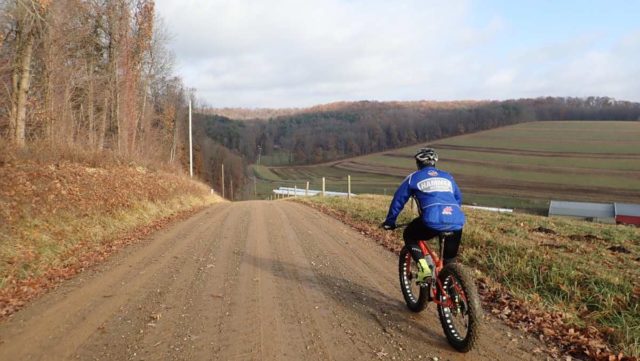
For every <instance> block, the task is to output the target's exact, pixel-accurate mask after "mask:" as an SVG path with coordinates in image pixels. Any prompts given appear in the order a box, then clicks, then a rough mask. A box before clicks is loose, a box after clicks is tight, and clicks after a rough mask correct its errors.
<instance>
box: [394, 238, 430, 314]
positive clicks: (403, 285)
mask: <svg viewBox="0 0 640 361" xmlns="http://www.w3.org/2000/svg"><path fill="white" fill-rule="evenodd" d="M398 268H399V271H400V272H399V274H400V289H401V290H402V295H403V296H404V300H405V302H406V304H407V307H408V308H409V309H410V310H411V311H413V312H420V311H422V310H424V308H425V306H426V304H427V301H428V299H429V288H428V287H421V286H420V285H418V284H417V283H416V280H417V277H418V265H417V264H416V262H415V261H414V260H413V257H411V248H409V247H407V246H405V247H403V248H402V250H401V251H400V262H399V264H398Z"/></svg>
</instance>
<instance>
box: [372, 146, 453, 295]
mask: <svg viewBox="0 0 640 361" xmlns="http://www.w3.org/2000/svg"><path fill="white" fill-rule="evenodd" d="M415 159H416V165H417V167H418V170H417V171H416V172H414V173H412V174H410V175H409V176H408V177H407V178H405V180H404V181H403V182H402V184H400V187H398V190H397V191H396V193H395V194H394V196H393V200H392V201H391V205H390V206H389V213H388V214H387V218H386V219H385V221H384V222H383V223H382V225H381V226H382V228H384V229H386V230H392V229H395V228H396V219H397V218H398V215H399V214H400V212H401V211H402V208H404V205H405V204H406V203H407V201H408V200H409V198H410V197H413V198H415V199H416V200H417V203H418V210H419V212H420V216H419V217H418V218H416V219H414V220H413V221H411V223H409V224H408V225H407V228H406V229H405V230H404V233H403V238H404V242H405V244H406V245H409V246H410V247H411V256H412V257H413V259H414V261H416V263H417V264H418V279H417V281H418V282H419V283H421V282H424V281H425V280H426V279H427V278H429V277H431V269H430V267H429V265H428V263H427V261H426V260H425V258H424V256H425V255H423V254H422V250H421V249H420V247H419V246H418V241H419V240H428V239H431V238H433V237H435V236H437V235H438V233H440V232H445V231H449V232H453V236H451V237H448V238H447V242H446V243H445V249H444V255H443V258H444V264H445V265H446V264H448V263H451V262H454V261H455V257H456V255H457V254H458V247H459V246H460V239H461V238H462V228H463V226H464V222H465V216H464V213H463V212H462V209H461V208H460V206H461V205H462V193H461V192H460V188H458V185H457V184H456V182H455V181H454V180H453V177H452V176H451V175H450V174H449V173H447V172H444V171H442V170H440V169H437V168H436V167H435V164H436V162H437V161H438V154H437V153H436V151H435V150H433V149H431V148H422V149H420V150H418V152H417V153H416V155H415Z"/></svg>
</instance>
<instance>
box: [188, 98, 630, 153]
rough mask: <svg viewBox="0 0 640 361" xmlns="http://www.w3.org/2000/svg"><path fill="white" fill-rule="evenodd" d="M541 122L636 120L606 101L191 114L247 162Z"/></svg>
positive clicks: (363, 105) (361, 105)
mask: <svg viewBox="0 0 640 361" xmlns="http://www.w3.org/2000/svg"><path fill="white" fill-rule="evenodd" d="M544 120H634V121H637V120H640V103H634V102H627V101H616V100H614V99H611V98H607V97H588V98H558V97H547V98H536V99H518V100H506V101H488V102H457V103H456V102H450V103H444V104H443V103H437V102H406V103H403V102H368V101H364V102H355V103H341V104H340V105H339V106H333V107H331V109H329V110H319V111H307V112H304V111H303V112H299V113H297V114H292V115H287V116H280V117H276V118H271V119H268V120H251V121H246V120H245V121H237V120H232V119H229V118H226V117H223V116H220V115H215V114H199V115H198V116H197V117H196V123H197V124H198V126H199V127H202V129H203V130H204V132H205V134H206V135H207V136H208V137H209V138H210V139H212V140H214V141H215V142H217V143H219V144H222V145H224V146H225V147H227V148H228V149H231V150H233V151H235V152H237V153H238V154H242V155H243V156H244V157H245V158H246V159H248V160H249V161H251V162H255V161H256V160H257V157H258V152H260V153H261V155H271V154H275V153H286V154H287V155H288V161H289V163H290V164H310V163H319V162H326V161H332V160H337V159H340V158H346V157H352V156H357V155H362V154H367V153H372V152H379V151H384V150H387V149H392V148H397V147H402V146H408V145H412V144H416V143H422V142H429V141H433V140H436V139H440V138H444V137H450V136H455V135H461V134H465V133H472V132H477V131H481V130H486V129H492V128H496V127H500V126H505V125H511V124H517V123H522V122H530V121H544Z"/></svg>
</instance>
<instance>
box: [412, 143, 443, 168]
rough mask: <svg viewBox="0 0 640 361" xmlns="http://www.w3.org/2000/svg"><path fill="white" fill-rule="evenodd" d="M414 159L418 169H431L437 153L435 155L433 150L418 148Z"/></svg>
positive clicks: (434, 163)
mask: <svg viewBox="0 0 640 361" xmlns="http://www.w3.org/2000/svg"><path fill="white" fill-rule="evenodd" d="M415 158H416V166H418V169H422V168H424V167H429V166H431V167H433V166H434V165H436V162H437V161H438V153H436V151H435V150H434V149H433V148H420V150H418V152H417V153H416V155H415Z"/></svg>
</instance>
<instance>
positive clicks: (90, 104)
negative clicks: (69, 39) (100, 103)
mask: <svg viewBox="0 0 640 361" xmlns="http://www.w3.org/2000/svg"><path fill="white" fill-rule="evenodd" d="M88 71H89V84H88V88H89V89H88V90H87V120H88V123H89V125H88V128H89V145H90V147H91V148H92V149H93V146H94V145H95V119H94V117H95V111H94V98H95V94H94V89H93V82H94V80H93V79H94V74H93V59H91V60H90V61H89V70H88Z"/></svg>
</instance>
